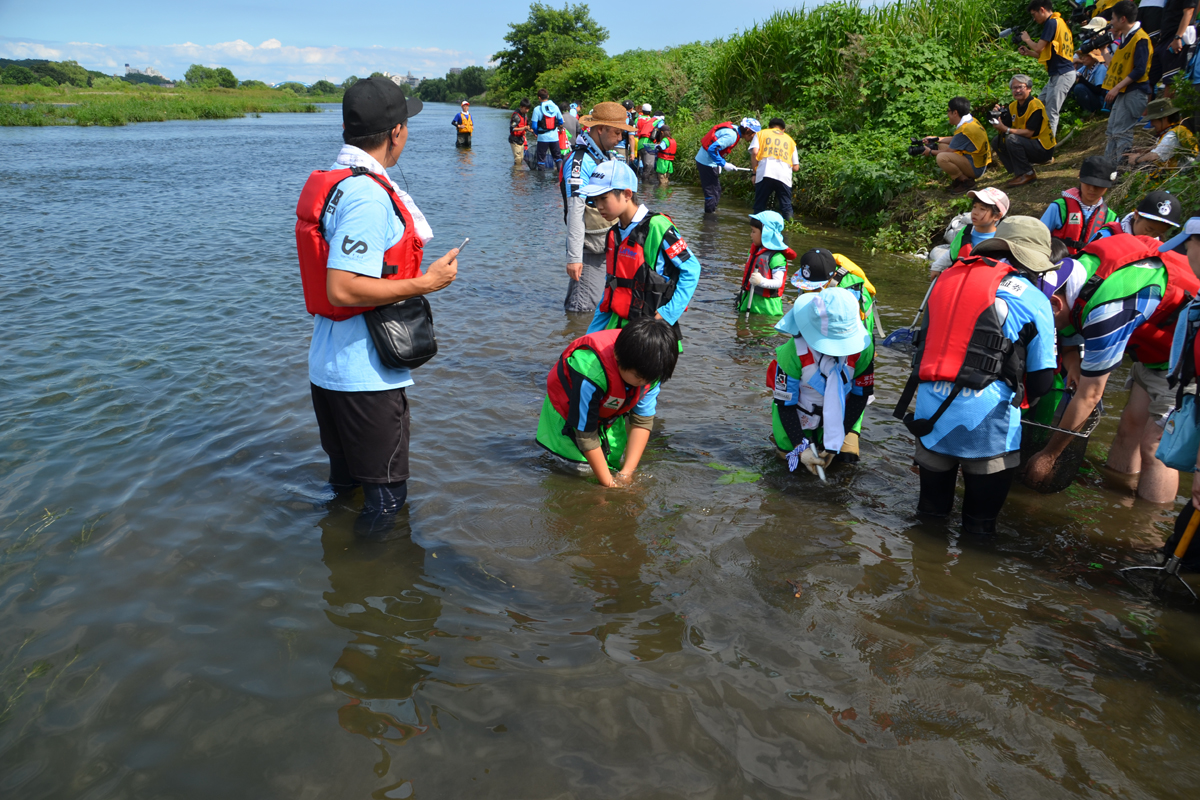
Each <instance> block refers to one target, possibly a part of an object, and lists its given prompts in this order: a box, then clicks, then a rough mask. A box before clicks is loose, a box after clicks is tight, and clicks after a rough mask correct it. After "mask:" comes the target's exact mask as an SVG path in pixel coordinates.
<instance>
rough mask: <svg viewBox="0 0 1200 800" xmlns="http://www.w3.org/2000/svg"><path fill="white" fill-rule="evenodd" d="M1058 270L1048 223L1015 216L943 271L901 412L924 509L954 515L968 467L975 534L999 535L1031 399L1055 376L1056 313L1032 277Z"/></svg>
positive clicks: (968, 519) (965, 520)
mask: <svg viewBox="0 0 1200 800" xmlns="http://www.w3.org/2000/svg"><path fill="white" fill-rule="evenodd" d="M1053 268H1054V265H1053V264H1052V263H1051V261H1050V235H1049V233H1048V232H1047V231H1046V227H1045V226H1044V225H1042V224H1041V223H1040V222H1038V221H1037V220H1036V219H1034V218H1032V217H1019V216H1018V217H1008V218H1007V219H1005V220H1003V221H1002V222H1001V223H1000V224H999V225H998V226H997V229H996V235H995V236H994V237H993V238H991V239H988V240H987V241H985V242H981V243H980V244H979V245H978V246H977V247H976V248H975V250H974V251H973V252H972V253H971V255H970V256H969V257H968V258H966V259H963V260H960V261H958V262H956V263H955V264H954V265H953V266H951V267H949V268H948V269H947V270H946V271H945V272H943V273H942V274H941V276H940V277H939V278H938V279H937V282H936V283H934V285H933V291H932V292H931V293H930V295H929V299H928V301H927V304H926V312H925V317H924V319H923V320H922V326H921V330H920V333H919V334H918V337H917V339H916V343H917V350H916V354H915V355H914V357H913V371H912V375H911V376H910V377H909V380H908V385H907V386H905V388H904V392H903V394H902V395H901V398H900V402H899V403H898V404H897V406H896V411H895V416H897V417H901V418H903V419H904V424H905V426H906V427H907V428H908V429H909V431H910V432H911V433H912V434H913V435H914V436H916V438H917V442H916V456H915V460H916V462H917V466H918V467H919V469H920V475H921V496H920V500H919V501H918V503H917V510H918V512H920V513H923V514H929V515H931V516H937V517H946V516H949V515H950V511H951V509H952V508H953V506H954V487H955V484H956V483H957V481H958V472H959V470H960V469H961V470H962V473H963V483H964V484H965V486H966V491H965V492H964V494H963V505H962V515H963V517H962V527H963V531H964V532H966V533H975V534H990V533H995V531H996V521H997V519H998V518H999V516H1000V510H1001V508H1003V506H1004V501H1005V500H1006V499H1007V497H1008V490H1009V488H1010V487H1011V486H1012V479H1013V475H1014V473H1015V471H1016V468H1017V466H1018V464H1019V463H1020V459H1021V401H1022V398H1027V399H1028V400H1029V403H1030V404H1031V405H1032V404H1034V403H1036V402H1037V400H1038V398H1040V397H1041V396H1042V395H1043V394H1045V393H1046V392H1047V391H1048V390H1049V389H1050V388H1051V386H1052V385H1053V382H1054V372H1055V368H1056V366H1057V362H1056V360H1055V353H1054V346H1055V332H1054V319H1053V317H1052V315H1051V309H1050V303H1049V301H1047V300H1046V296H1045V295H1044V294H1042V292H1040V291H1039V290H1038V288H1037V286H1036V284H1035V283H1034V282H1033V280H1031V277H1030V273H1033V274H1034V275H1036V274H1041V273H1046V272H1049V271H1050V270H1052V269H1053ZM914 392H915V394H916V408H915V409H914V411H913V412H912V413H906V412H907V410H908V406H909V404H910V402H911V400H912V397H913V394H914Z"/></svg>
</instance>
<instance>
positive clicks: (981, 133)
mask: <svg viewBox="0 0 1200 800" xmlns="http://www.w3.org/2000/svg"><path fill="white" fill-rule="evenodd" d="M946 118H947V119H949V120H950V124H951V125H953V126H954V133H953V135H951V136H928V137H926V138H925V139H924V141H923V142H922V143H921V144H917V142H918V141H919V140H915V139H914V140H913V142H914V144H913V146H912V147H910V148H909V153H911V154H912V155H918V152H917V151H918V150H919V154H920V155H926V156H927V155H933V154H936V155H937V165H938V168H939V169H941V170H942V172H945V173H946V174H947V175H949V176H950V177H951V178H953V179H954V180H953V181H952V182H951V184H950V188H949V189H948V191H949V192H950V194H966V193H967V192H968V191H970V190H971V189H973V188H974V187H975V179H976V178H978V177H980V176H981V175H983V171H984V170H985V169H987V163H988V160H989V158H990V157H991V153H992V151H991V147H990V146H989V145H988V137H987V131H986V130H984V129H983V126H982V125H980V124H979V122H978V121H976V119H975V118H974V117H973V116H971V102H970V101H969V100H967V98H965V97H952V98H950V103H949V108H948V110H947V112H946Z"/></svg>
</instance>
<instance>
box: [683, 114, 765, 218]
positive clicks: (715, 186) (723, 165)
mask: <svg viewBox="0 0 1200 800" xmlns="http://www.w3.org/2000/svg"><path fill="white" fill-rule="evenodd" d="M760 130H762V125H761V124H759V122H758V120H756V119H754V118H753V117H742V120H741V122H739V123H738V124H737V125H734V124H733V123H732V122H721V123H718V124H716V125H713V126H712V129H711V130H709V132H708V133H706V134H704V138H702V139H701V140H700V149H699V151H697V152H696V164H697V165H698V167H697V169H696V171H697V172H698V173H699V174H700V186H701V188H702V189H704V213H705V214H715V213H716V211H717V205H718V204H719V203H720V202H721V172H722V171H726V172H729V171H731V170H733V169H735V167H734V166H733V165H732V164H729V163H727V162H726V161H725V159H726V158H727V157H728V156H729V154H730V153H732V152H733V148H735V147H737V143H738V142H740V141H742V140H743V139H746V140H747V141H748V140H750V139H753V138H754V135H755V134H756V133H758V132H759V131H760Z"/></svg>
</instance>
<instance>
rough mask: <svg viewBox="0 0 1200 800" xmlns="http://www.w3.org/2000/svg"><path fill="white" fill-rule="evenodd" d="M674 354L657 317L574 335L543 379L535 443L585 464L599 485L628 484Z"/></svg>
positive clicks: (668, 332) (671, 334)
mask: <svg viewBox="0 0 1200 800" xmlns="http://www.w3.org/2000/svg"><path fill="white" fill-rule="evenodd" d="M678 358H679V342H678V339H676V337H675V331H674V330H672V329H671V326H670V325H668V324H667V323H666V322H664V321H663V320H661V319H649V318H643V319H639V320H635V321H634V322H632V323H630V324H629V325H628V326H627V327H625V328H614V329H611V330H603V331H597V332H596V333H589V334H587V335H586V336H582V337H580V338H578V339H576V340H575V341H574V342H572V343H571V346H570V347H568V348H567V349H566V350H564V351H563V354H562V356H560V357H559V359H558V364H557V365H556V366H555V367H554V369H552V370H551V371H550V374H549V375H548V376H546V398H545V399H544V400H543V401H542V415H541V418H540V419H539V420H538V430H537V441H538V444H540V445H541V446H542V447H544V448H546V449H547V450H549V451H550V452H551V453H554V454H555V455H556V456H559V457H560V458H565V459H566V460H568V461H574V462H576V463H587V465H588V466H590V467H591V468H592V472H594V473H595V475H596V479H597V480H599V481H600V485H601V486H610V487H611V486H628V485H629V484H630V483H631V482H632V481H633V472H634V470H636V469H637V465H638V462H639V461H640V460H641V458H642V453H643V452H644V451H645V449H646V442H648V441H649V440H650V430H651V428H653V427H654V412H655V408H656V406H657V404H658V388H659V385H660V384H661V383H663V382H665V381H667V380H669V379H670V377H671V374H672V373H673V372H674V371H675V362H676V361H677V360H678ZM626 418H628V420H629V421H628V423H626ZM622 455H624V456H625V464H624V466H623V467H622V466H621V456H622ZM618 468H620V472H617V473H616V474H614V473H613V472H612V470H614V469H618Z"/></svg>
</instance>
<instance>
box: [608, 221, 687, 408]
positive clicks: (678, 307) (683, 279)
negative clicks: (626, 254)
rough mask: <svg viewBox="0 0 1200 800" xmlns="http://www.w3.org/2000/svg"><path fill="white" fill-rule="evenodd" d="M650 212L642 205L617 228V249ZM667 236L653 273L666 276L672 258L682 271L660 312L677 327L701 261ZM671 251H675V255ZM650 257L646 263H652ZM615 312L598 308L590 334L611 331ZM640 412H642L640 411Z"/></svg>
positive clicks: (681, 242) (661, 245)
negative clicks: (611, 320) (612, 316)
mask: <svg viewBox="0 0 1200 800" xmlns="http://www.w3.org/2000/svg"><path fill="white" fill-rule="evenodd" d="M648 213H650V212H649V211H648V210H647V209H646V207H645V206H641V207H640V208H639V209H638V212H637V213H636V214H634V215H633V219H632V220H631V221H630V223H629V225H627V226H626V227H624V228H622V227H620V223H618V227H617V236H618V237H619V238H618V242H617V244H618V246H619V245H620V243H621V242H623V241H625V238H626V237H627V236H629V234H630V233H632V232H633V229H634V228H635V227H637V225H638V223H639V222H641V221H642V220H643V219H645V217H646V214H648ZM667 238H668V237H665V236H664V237H663V241H662V243H661V244H660V245H659V247H658V257H657V259H656V260H655V262H654V271H655V272H657V273H658V274H659V275H662V274H663V266H664V264H665V263H666V260H667V259H668V258H669V259H671V263H672V264H674V265H675V267H676V268H677V269H678V270H679V283H678V285H677V286H676V287H675V293H674V294H673V295H671V300H670V302H668V303H667V304H666V305H665V306H663V307H662V308H660V309H659V310H658V313H659V315H661V316H662V318H663V319H664V320H666V321H667V322H668V323H670V324H672V325H674V324H675V323H676V322H678V321H679V318H680V317H681V316H682V315H683V310H684V309H685V308H687V304H688V303H690V302H691V300H692V295H693V294H695V293H696V286H697V284H699V283H700V260H699V259H697V258H696V256H695V255H694V254H693V253H692V250H691V248H690V247H688V246H687V242H685V241H684V240H683V238H682V237H680V238H679V239H678V240H677V241H676V242H675V243H674V244H671V243H669V242H667ZM668 250H674V251H675V253H674V255H672V254H671V253H669V252H668ZM606 258H607V256H606ZM649 260H650V259H649V258H648V257H647V259H646V261H647V262H649ZM611 315H612V312H609V311H601V310H600V308H599V306H597V307H596V314H595V316H593V317H592V324H590V325H588V329H587V332H588V333H596V332H598V331H602V330H605V329H606V328H608V323H609V320H610V317H611ZM638 413H639V414H640V413H641V412H640V411H639V412H638Z"/></svg>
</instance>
